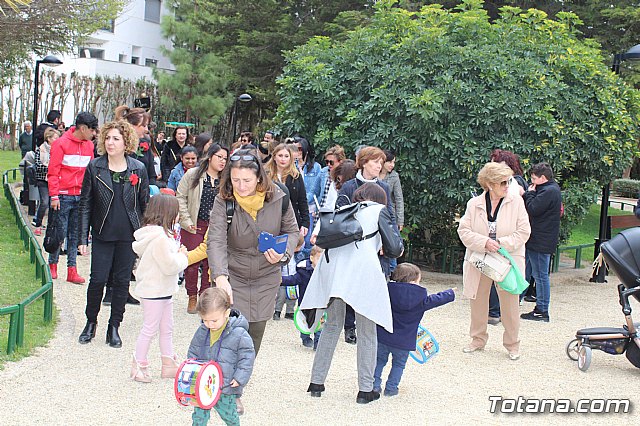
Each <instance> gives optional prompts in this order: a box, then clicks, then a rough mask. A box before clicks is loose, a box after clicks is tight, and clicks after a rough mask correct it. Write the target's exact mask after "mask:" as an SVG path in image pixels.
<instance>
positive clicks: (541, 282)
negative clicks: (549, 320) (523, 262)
mask: <svg viewBox="0 0 640 426" xmlns="http://www.w3.org/2000/svg"><path fill="white" fill-rule="evenodd" d="M526 259H527V267H526V271H525V276H526V278H530V277H531V276H533V278H535V280H536V310H537V311H538V312H549V298H550V296H551V284H550V283H549V262H550V261H551V254H547V253H540V252H537V251H534V250H531V249H527V255H526Z"/></svg>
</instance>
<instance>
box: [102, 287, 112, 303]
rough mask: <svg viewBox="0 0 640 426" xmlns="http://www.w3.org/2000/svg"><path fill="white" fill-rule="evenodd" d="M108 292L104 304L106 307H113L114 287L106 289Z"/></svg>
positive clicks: (105, 294) (103, 300)
mask: <svg viewBox="0 0 640 426" xmlns="http://www.w3.org/2000/svg"><path fill="white" fill-rule="evenodd" d="M106 289H107V291H105V293H104V298H103V299H102V304H103V305H105V306H109V305H111V297H112V296H113V287H106Z"/></svg>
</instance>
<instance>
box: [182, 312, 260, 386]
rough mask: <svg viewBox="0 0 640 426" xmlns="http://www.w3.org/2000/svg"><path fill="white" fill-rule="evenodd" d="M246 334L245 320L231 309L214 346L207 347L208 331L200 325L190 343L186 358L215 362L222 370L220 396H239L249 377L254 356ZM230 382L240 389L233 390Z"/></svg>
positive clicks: (247, 327)
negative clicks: (222, 394)
mask: <svg viewBox="0 0 640 426" xmlns="http://www.w3.org/2000/svg"><path fill="white" fill-rule="evenodd" d="M248 330H249V323H247V320H246V318H245V317H243V316H242V314H241V313H240V312H238V310H236V309H232V310H231V315H229V322H227V326H226V327H225V329H224V331H223V332H222V335H221V336H220V339H218V341H217V342H216V343H214V345H213V346H210V339H211V337H210V336H211V331H210V330H209V329H208V328H207V327H206V326H205V325H204V324H201V325H200V328H198V330H196V334H194V335H193V339H191V344H190V345H189V353H188V355H187V358H195V359H197V360H210V361H215V362H217V363H218V364H219V365H220V368H221V369H222V380H223V386H222V393H224V394H226V395H242V390H243V389H244V386H245V385H246V384H247V382H248V381H249V378H250V377H251V372H252V371H253V362H254V361H255V359H256V353H255V351H254V349H253V340H251V336H249V331H248ZM233 379H235V380H236V382H238V383H239V384H240V386H237V387H235V388H232V387H231V386H230V384H231V381H232V380H233Z"/></svg>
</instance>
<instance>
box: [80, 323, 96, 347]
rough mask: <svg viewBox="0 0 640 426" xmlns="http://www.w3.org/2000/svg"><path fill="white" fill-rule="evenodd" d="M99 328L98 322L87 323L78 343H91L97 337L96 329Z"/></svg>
mask: <svg viewBox="0 0 640 426" xmlns="http://www.w3.org/2000/svg"><path fill="white" fill-rule="evenodd" d="M97 326H98V323H97V322H89V321H87V325H85V326H84V330H82V333H80V337H78V342H80V343H82V344H83V345H84V344H85V343H89V342H90V341H91V339H93V338H94V337H96V327H97Z"/></svg>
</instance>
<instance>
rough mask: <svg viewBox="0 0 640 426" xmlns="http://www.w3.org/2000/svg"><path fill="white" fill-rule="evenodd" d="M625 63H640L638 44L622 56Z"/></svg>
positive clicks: (639, 45) (639, 46)
mask: <svg viewBox="0 0 640 426" xmlns="http://www.w3.org/2000/svg"><path fill="white" fill-rule="evenodd" d="M622 60H623V61H638V60H640V44H636V45H635V46H633V47H632V48H631V49H629V50H627V52H626V53H623V54H622Z"/></svg>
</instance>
